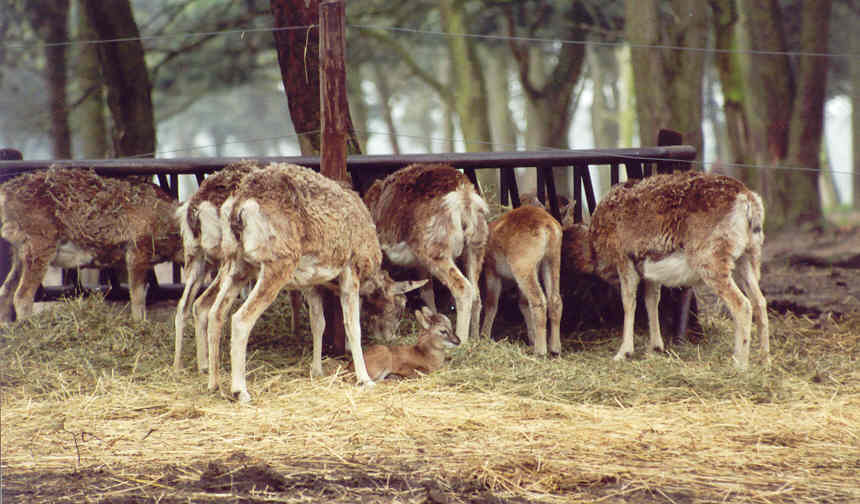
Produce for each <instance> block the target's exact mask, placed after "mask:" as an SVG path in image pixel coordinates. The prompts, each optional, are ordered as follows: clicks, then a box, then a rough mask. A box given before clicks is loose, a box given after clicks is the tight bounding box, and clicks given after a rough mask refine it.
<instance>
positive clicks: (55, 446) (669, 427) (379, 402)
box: [0, 298, 860, 503]
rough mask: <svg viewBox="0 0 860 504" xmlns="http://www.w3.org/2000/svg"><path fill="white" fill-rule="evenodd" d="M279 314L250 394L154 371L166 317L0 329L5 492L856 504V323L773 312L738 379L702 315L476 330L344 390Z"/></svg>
mask: <svg viewBox="0 0 860 504" xmlns="http://www.w3.org/2000/svg"><path fill="white" fill-rule="evenodd" d="M288 310H289V308H288V303H285V302H279V303H278V304H276V305H275V306H273V308H272V309H270V310H269V312H268V313H267V314H266V315H265V318H264V319H263V320H262V321H261V322H260V324H259V325H258V327H257V328H256V329H255V332H254V336H253V337H252V339H251V344H250V348H249V350H250V352H249V365H248V369H249V379H248V384H249V390H250V392H251V394H252V396H253V399H252V403H251V404H250V405H240V404H237V403H234V402H232V401H230V400H229V399H228V398H227V396H228V395H229V394H226V393H224V392H222V393H219V394H210V393H208V392H207V391H206V380H205V377H203V376H200V375H198V374H197V373H196V371H195V370H193V367H194V364H193V356H192V353H193V349H189V350H188V352H187V354H186V355H185V363H186V368H188V370H187V371H185V372H183V373H180V374H176V373H174V372H173V371H172V368H171V363H172V352H173V344H172V338H173V336H172V312H170V311H169V310H165V313H162V314H161V315H160V316H159V315H158V314H153V313H151V314H150V318H151V319H155V320H151V321H150V322H142V323H138V322H134V321H132V320H131V319H130V317H129V316H128V312H127V308H125V309H124V308H123V307H122V306H118V305H111V304H105V303H104V302H102V301H100V300H98V299H93V298H90V299H86V300H72V301H68V302H65V303H63V304H61V305H59V306H57V307H56V308H54V309H52V310H49V311H46V312H44V313H41V314H38V315H37V316H35V317H34V318H32V319H30V320H28V321H24V322H20V323H17V324H15V325H12V326H9V327H7V328H4V329H2V333H0V359H2V360H0V372H2V375H0V390H2V491H3V495H2V502H4V503H5V502H111V503H121V502H163V503H164V502H288V503H292V502H320V501H325V502H440V503H441V502H444V503H449V502H450V503H455V502H578V501H583V502H585V501H587V502H676V503H680V502H761V503H793V502H816V503H820V502H846V503H847V502H860V479H858V474H860V367H858V362H857V359H858V340H860V315H854V316H850V317H846V318H844V319H842V320H838V321H837V320H832V319H827V318H823V319H816V320H809V319H804V318H796V317H793V316H790V315H788V316H785V315H777V314H772V321H771V328H772V332H773V335H772V348H773V362H772V364H771V366H770V367H769V368H766V367H764V366H762V363H761V362H760V361H759V360H755V359H754V362H753V363H752V364H751V370H750V371H749V372H747V373H744V374H739V373H737V372H735V371H734V370H733V368H732V366H731V363H730V353H731V347H730V345H731V343H730V339H731V323H730V321H729V320H728V319H727V318H725V316H723V315H720V314H719V313H714V314H710V315H708V316H707V317H706V318H705V319H704V329H705V332H706V337H705V339H704V340H703V342H701V343H700V344H697V345H693V344H687V345H682V346H679V347H675V348H674V349H673V351H671V352H669V353H668V354H666V355H649V354H642V353H640V354H637V356H636V358H635V359H633V360H631V361H628V362H621V363H616V362H613V361H612V359H611V357H612V355H613V354H614V351H615V350H616V347H617V345H618V344H619V343H620V342H619V338H620V335H619V334H618V330H617V329H612V330H603V331H584V332H576V333H571V334H566V335H564V337H563V343H564V351H563V354H562V357H561V358H557V359H541V358H536V357H534V356H533V355H531V354H530V352H529V350H528V349H527V348H526V347H524V346H523V345H522V344H521V343H519V342H509V341H507V340H502V341H497V342H494V341H479V342H470V343H469V344H468V345H466V346H465V347H462V348H458V349H455V350H453V351H452V352H451V354H450V361H449V362H448V364H447V365H446V367H445V368H443V370H441V371H439V372H437V373H434V374H432V375H429V376H425V377H422V378H420V379H415V380H408V381H392V382H388V383H384V384H380V385H377V386H376V387H373V388H361V387H357V386H356V385H355V384H354V376H352V375H349V374H347V373H345V372H344V371H343V370H342V369H340V370H339V369H338V366H340V365H343V362H342V361H337V360H331V359H330V360H328V361H326V363H325V364H326V367H327V369H328V370H330V371H331V372H332V374H331V375H330V376H327V377H324V378H317V379H311V378H310V377H309V369H310V348H311V345H310V343H309V341H308V339H309V336H308V330H307V325H306V323H305V326H304V327H303V331H302V334H300V335H298V336H295V335H291V334H288V333H287V331H288V330H287V329H285V328H288V327H289V317H290V314H289V311H288ZM302 316H303V317H304V316H305V315H302ZM412 327H413V326H412V323H411V322H410V321H407V322H405V323H404V325H403V327H401V330H402V332H404V333H410V332H412V329H411V328H412ZM187 337H188V338H189V340H190V338H191V329H189V333H188V335H187ZM227 339H229V338H225V340H227ZM407 339H409V338H408V337H407ZM645 339H646V336H645V335H644V334H639V336H638V337H637V344H638V346H639V347H640V348H641V347H643V346H644V344H645V341H644V340H645ZM757 343H758V341H757V339H755V340H754V348H755V347H756V345H757ZM225 344H226V343H225ZM189 347H193V344H192V345H187V346H186V348H189ZM225 350H226V351H225V352H223V355H224V356H225V363H224V367H225V369H226V368H227V367H228V364H227V362H226V359H227V358H228V356H229V350H228V349H227V348H225ZM228 375H229V372H227V373H223V374H222V377H223V381H222V384H221V386H222V390H223V391H226V390H229V381H228V380H229V376H228Z"/></svg>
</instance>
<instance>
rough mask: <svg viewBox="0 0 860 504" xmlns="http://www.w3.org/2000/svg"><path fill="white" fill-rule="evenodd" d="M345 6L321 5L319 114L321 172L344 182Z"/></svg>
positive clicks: (339, 1)
mask: <svg viewBox="0 0 860 504" xmlns="http://www.w3.org/2000/svg"><path fill="white" fill-rule="evenodd" d="M345 12H346V11H345V6H344V3H343V0H332V1H328V2H322V3H320V111H321V121H320V127H321V129H322V144H321V149H320V151H321V159H320V172H321V173H322V174H323V175H325V176H326V177H329V178H332V179H334V180H342V181H347V180H349V178H348V177H347V173H346V137H347V133H348V127H347V114H349V106H348V105H347V100H346V63H345V59H344V58H345V53H346V40H345V38H344V29H345V28H344V27H345V21H344V17H345Z"/></svg>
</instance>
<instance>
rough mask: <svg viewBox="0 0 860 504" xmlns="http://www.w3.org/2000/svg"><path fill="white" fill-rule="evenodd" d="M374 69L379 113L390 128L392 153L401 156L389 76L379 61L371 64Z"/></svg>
mask: <svg viewBox="0 0 860 504" xmlns="http://www.w3.org/2000/svg"><path fill="white" fill-rule="evenodd" d="M371 67H372V68H373V82H374V83H375V84H376V90H377V91H378V92H379V108H380V110H379V112H380V114H382V120H383V121H384V122H385V126H386V128H388V141H389V142H390V143H391V152H392V153H394V154H400V141H399V139H398V137H397V125H396V124H394V115H393V114H392V113H391V100H392V96H391V87H390V86H389V85H388V75H387V74H386V72H385V69H384V68H383V67H382V64H381V63H380V62H379V61H378V60H373V61H372V62H371Z"/></svg>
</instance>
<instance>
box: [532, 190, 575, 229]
mask: <svg viewBox="0 0 860 504" xmlns="http://www.w3.org/2000/svg"><path fill="white" fill-rule="evenodd" d="M520 205H521V206H526V205H531V206H536V207H541V208H543V209H545V210H549V201H547V202H546V203H544V202H542V201H541V200H540V198H539V197H538V195H537V193H533V192H529V193H525V194H523V195H521V196H520ZM574 209H575V203H574V204H571V203H570V199H569V198H568V197H567V196H564V195H562V194H559V195H558V213H559V214H560V216H561V227H562V228H568V227H570V226H572V225H573V223H574V222H576V219H575V215H574Z"/></svg>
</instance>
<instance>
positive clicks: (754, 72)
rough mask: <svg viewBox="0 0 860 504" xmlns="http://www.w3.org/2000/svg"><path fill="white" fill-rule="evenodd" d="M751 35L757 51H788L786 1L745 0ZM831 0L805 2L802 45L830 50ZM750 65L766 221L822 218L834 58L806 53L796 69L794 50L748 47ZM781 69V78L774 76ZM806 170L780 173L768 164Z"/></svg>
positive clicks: (752, 122)
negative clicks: (822, 167) (824, 137)
mask: <svg viewBox="0 0 860 504" xmlns="http://www.w3.org/2000/svg"><path fill="white" fill-rule="evenodd" d="M739 2H740V4H739V5H740V6H741V13H742V14H743V16H744V17H743V24H744V32H743V33H744V36H745V37H746V39H747V45H748V48H749V49H751V50H752V51H769V52H772V51H785V50H786V49H787V47H788V46H787V43H786V37H785V33H784V28H783V23H782V11H781V9H780V5H779V0H767V1H753V0H739ZM830 10H831V1H830V0H815V1H810V2H804V4H803V10H802V27H801V47H800V51H801V52H826V51H827V36H828V31H829V24H828V20H829V17H830ZM747 59H748V61H747V64H746V68H745V72H744V73H745V75H746V79H745V88H746V90H747V93H748V94H747V97H746V98H747V99H746V100H745V101H744V103H745V112H746V116H747V123H748V124H749V128H750V139H751V147H752V149H753V151H754V154H755V160H756V163H757V164H759V165H764V166H765V167H764V168H761V169H760V170H759V171H760V178H761V180H762V181H763V183H762V184H760V186H759V187H760V189H761V190H762V192H763V196H764V199H765V206H766V207H767V209H768V215H767V227H768V229H769V230H777V229H782V228H786V227H790V226H793V225H796V224H799V223H801V222H803V221H808V220H818V219H820V218H821V216H822V211H821V202H820V197H819V192H818V172H817V169H818V167H819V164H820V162H819V156H820V154H821V131H822V124H823V113H824V99H825V93H824V90H825V84H826V81H827V64H828V61H827V58H823V57H818V56H799V60H798V65H797V70H796V71H795V70H794V69H793V68H792V64H791V62H790V61H789V58H788V56H787V55H783V54H749V55H748V56H747ZM774 76H779V78H774ZM778 165H787V166H790V167H792V168H794V167H797V168H802V169H799V170H795V169H791V170H781V171H779V172H774V171H773V170H772V169H769V168H767V167H768V166H778Z"/></svg>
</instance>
